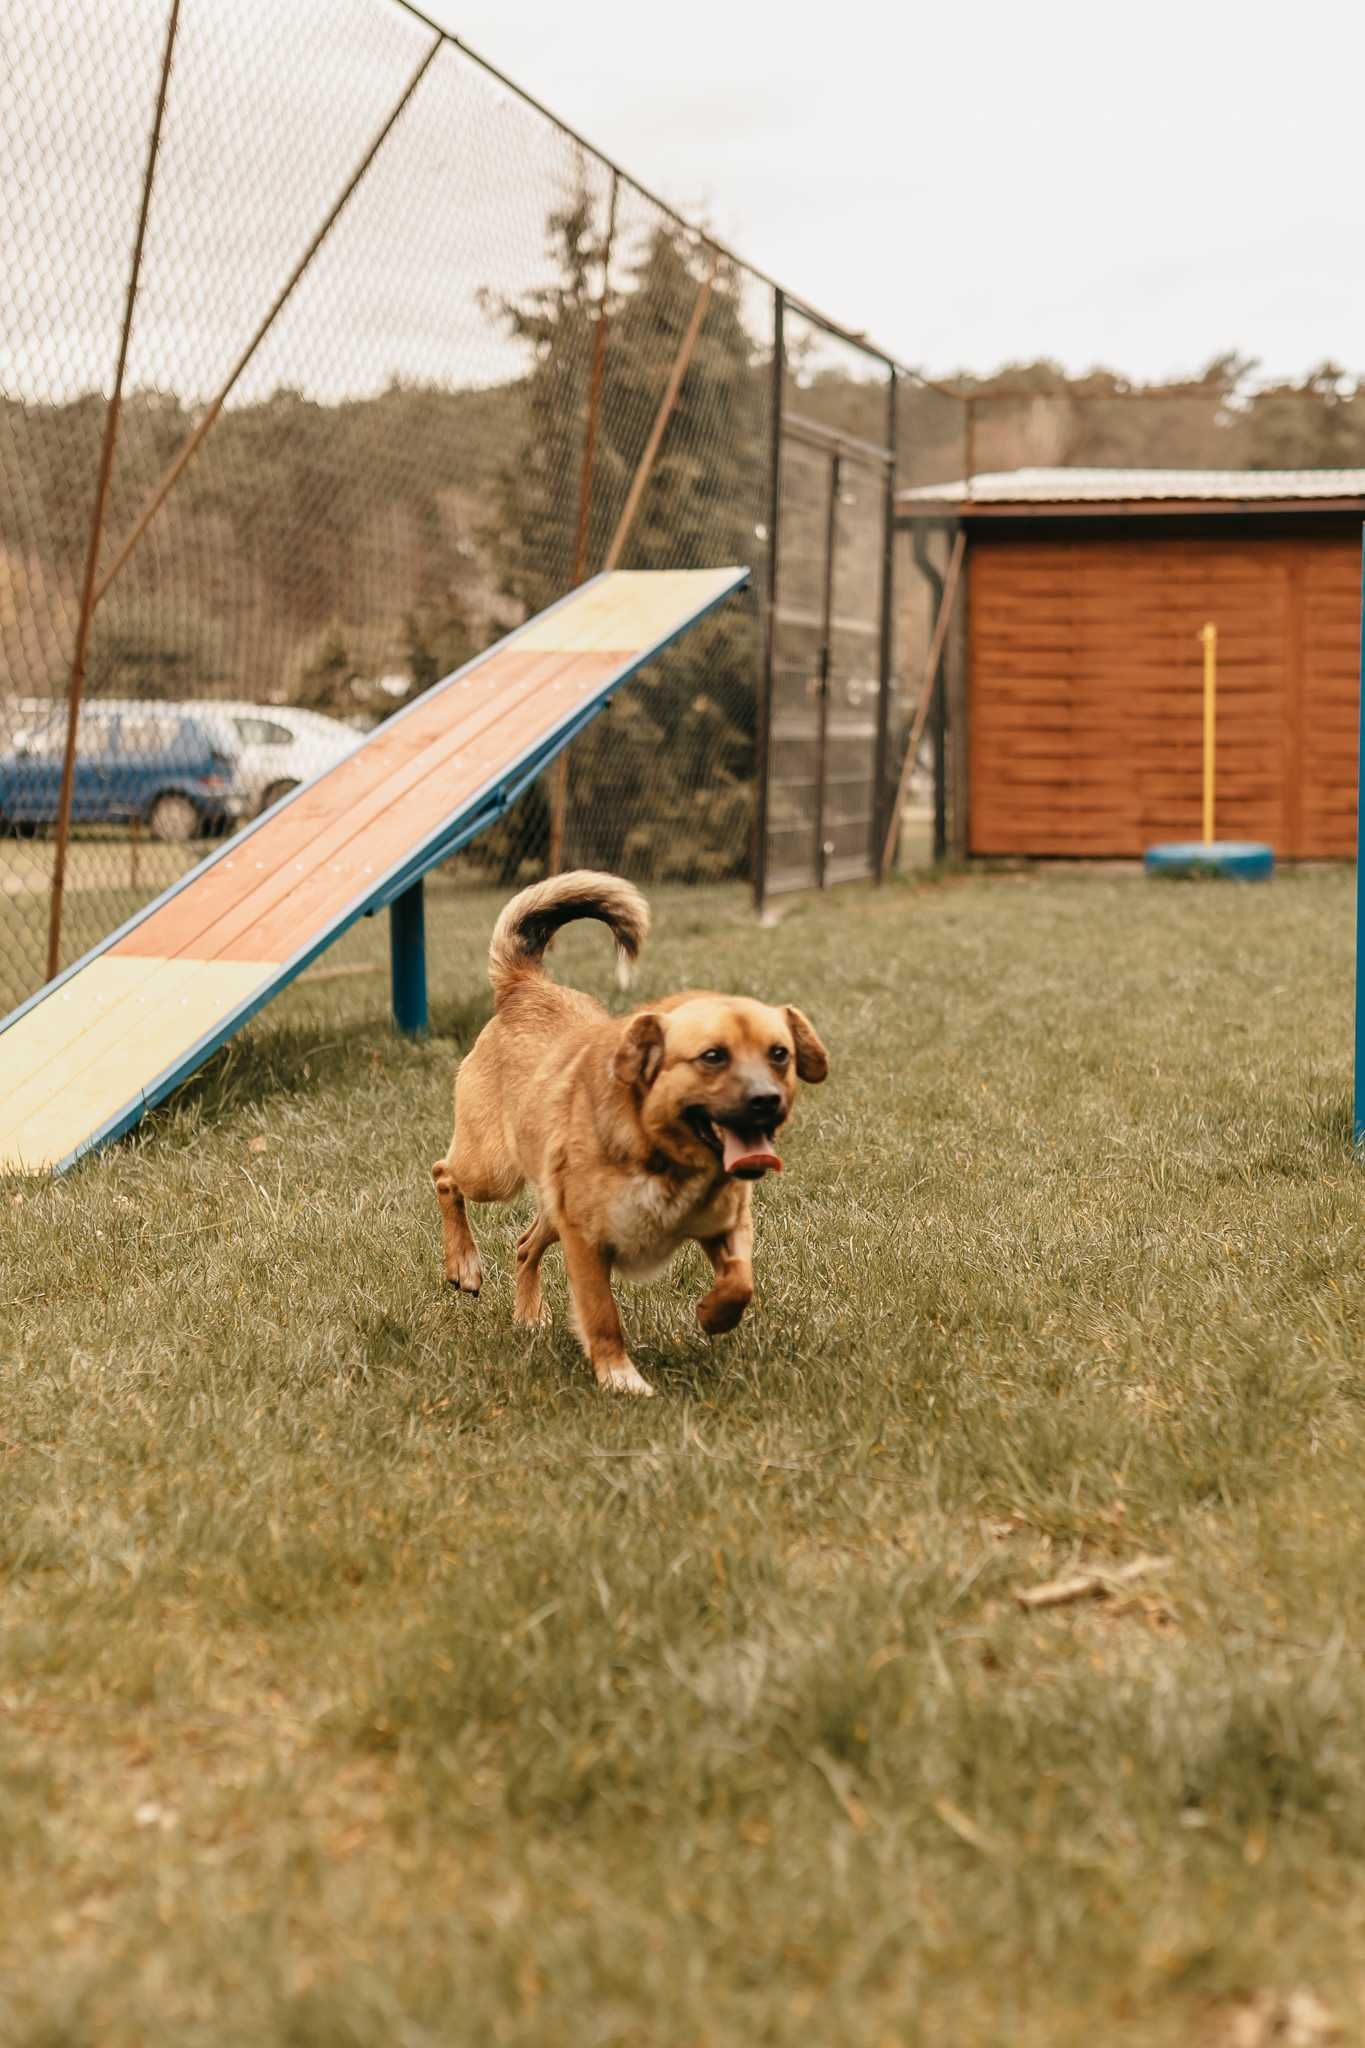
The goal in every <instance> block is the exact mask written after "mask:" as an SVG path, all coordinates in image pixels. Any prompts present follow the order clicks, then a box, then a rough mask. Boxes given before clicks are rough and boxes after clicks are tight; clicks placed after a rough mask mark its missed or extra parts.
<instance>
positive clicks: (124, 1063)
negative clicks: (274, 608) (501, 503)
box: [0, 568, 749, 1173]
mask: <svg viewBox="0 0 1365 2048" xmlns="http://www.w3.org/2000/svg"><path fill="white" fill-rule="evenodd" d="M748 576H749V572H748V570H747V569H741V568H734V569H682V570H658V571H654V570H613V571H611V572H610V573H608V574H605V575H602V576H598V577H595V578H594V579H593V580H592V581H591V582H589V583H585V584H583V585H582V586H581V587H580V588H579V589H577V590H575V591H573V592H571V593H570V595H569V596H567V597H565V598H561V599H560V601H559V602H558V603H557V604H554V605H551V606H550V608H549V610H548V611H544V612H541V613H540V614H539V615H538V616H537V617H536V618H534V619H531V620H530V621H528V623H527V624H526V625H524V626H522V627H519V628H518V630H517V631H516V632H514V633H511V634H509V635H508V637H507V638H506V639H505V640H501V641H499V642H498V644H497V645H496V646H495V647H492V648H490V649H489V651H488V652H487V653H486V654H482V655H480V656H479V657H478V659H477V660H475V661H472V662H470V663H469V664H468V666H467V667H465V668H462V669H459V670H457V671H456V672H455V674H454V675H450V676H447V677H446V678H445V679H444V681H442V682H439V683H435V684H433V686H432V688H431V689H429V690H427V691H426V692H425V693H424V694H423V695H422V696H421V697H419V698H417V699H416V700H415V701H414V702H413V703H412V704H410V705H408V706H407V707H406V708H405V709H404V710H403V711H400V712H398V713H397V714H396V715H395V716H394V717H393V718H391V719H389V720H388V721H387V723H385V724H384V725H382V726H380V727H379V729H378V731H376V732H375V733H374V734H372V735H371V737H370V738H369V739H368V740H366V742H365V743H364V745H363V746H361V747H359V748H357V750H356V751H355V753H353V754H351V755H348V756H347V758H346V759H345V760H344V761H341V762H339V763H338V764H337V765H336V766H335V767H333V768H330V769H328V770H327V771H326V772H325V773H324V774H322V775H320V776H318V777H317V778H316V779H315V780H314V781H312V782H309V783H305V784H303V785H302V787H301V788H299V789H297V790H295V791H294V792H293V793H292V795H290V796H287V797H285V798H284V799H283V801H282V802H280V803H279V804H277V805H275V807H274V808H273V809H272V810H270V811H268V812H267V813H266V814H265V816H264V817H262V818H260V819H259V820H258V821H257V822H256V823H255V824H254V825H251V826H249V827H248V828H247V830H246V831H244V832H242V833H239V834H238V836H237V837H236V838H235V839H231V840H229V841H228V842H227V843H226V845H224V846H223V847H222V848H221V849H220V850H219V851H218V852H217V853H215V854H213V855H211V856H210V858H209V859H208V860H206V861H203V862H201V864H200V865H199V866H198V867H196V868H194V869H192V870H191V871H190V873H189V874H188V875H186V876H185V877H184V878H183V880H181V881H180V882H178V883H177V884H176V885H175V887H174V888H171V889H168V890H167V891H166V893H165V894H164V895H163V896H159V897H158V898H157V900H156V901H155V902H154V903H151V904H149V905H148V906H147V908H146V909H145V910H142V911H140V912H139V913H138V915H137V916H136V917H134V918H132V919H131V920H130V921H129V922H128V923H127V924H125V925H123V926H122V927H121V928H120V929H119V930H118V931H116V932H114V933H112V934H111V935H110V937H109V938H107V939H105V940H104V941H103V943H102V944H100V945H99V946H97V947H95V949H94V951H93V952H90V953H87V954H86V956H85V958H84V959H83V960H79V961H77V963H76V965H75V966H74V967H71V968H68V969H67V971H66V973H64V974H62V975H60V976H59V977H58V978H57V979H56V980H55V981H52V982H49V984H48V985H47V987H46V988H45V989H42V990H41V991H40V992H39V993H38V994H37V995H36V996H34V997H33V998H32V1000H31V1001H29V1002H27V1003H25V1004H23V1005H22V1006H21V1007H20V1008H19V1009H17V1010H16V1011H14V1013H13V1015H12V1016H10V1017H9V1018H7V1019H6V1020H5V1022H4V1023H3V1024H2V1025H0V1171H9V1172H16V1171H18V1172H24V1171H26V1172H40V1171H43V1170H49V1169H50V1170H54V1171H56V1172H59V1173H60V1172H63V1171H64V1170H65V1169H66V1168H67V1167H68V1166H71V1165H72V1164H73V1163H74V1162H75V1161H76V1160H77V1159H78V1158H80V1156H81V1155H82V1154H83V1153H85V1152H89V1151H92V1150H94V1149H95V1148H96V1147H97V1146H100V1145H103V1144H107V1143H108V1142H109V1141H110V1140H111V1139H113V1138H117V1137H121V1136H122V1134H123V1133H124V1132H125V1131H128V1130H131V1128H132V1127H133V1125H134V1124H135V1123H136V1122H137V1121H138V1119H139V1117H141V1116H142V1114H143V1112H144V1111H145V1110H147V1109H150V1108H151V1107H152V1105H153V1104H154V1103H157V1102H159V1101H160V1100H161V1099H162V1098H163V1096H165V1095H167V1094H169V1093H170V1091H171V1090H172V1089H173V1088H175V1087H176V1086H177V1085H178V1084H179V1083H180V1082H181V1081H183V1080H185V1079H186V1078H187V1076H188V1075H190V1074H192V1073H193V1072H194V1070H195V1068H196V1067H198V1066H199V1065H200V1064H201V1062H202V1061H204V1060H205V1059H207V1058H208V1056H209V1054H210V1053H211V1052H213V1051H215V1050H216V1048H217V1047H218V1046H220V1045H222V1044H223V1043H224V1041H225V1040H227V1039H229V1038H230V1037H231V1036H232V1034H233V1032H234V1031H237V1030H238V1029H239V1028H240V1027H241V1026H242V1025H243V1024H245V1023H246V1022H247V1021H248V1019H249V1018H251V1017H253V1016H254V1015H255V1013H256V1011H257V1010H259V1009H260V1008H261V1006H262V1005H263V1004H264V1003H267V1002H268V1001H269V1000H270V998H271V996H273V995H276V994H278V992H279V991H280V990H281V989H282V988H284V987H285V986H286V985H287V984H288V983H289V982H290V981H292V980H293V979H294V977H295V975H297V974H300V973H302V971H303V969H304V968H305V967H307V966H308V965H309V963H310V962H311V961H313V960H315V959H316V958H317V956H318V954H319V953H321V952H323V951H324V950H325V949H326V947H328V946H330V945H331V943H332V941H333V940H334V939H337V938H339V937H340V936H341V934H342V933H343V932H344V931H346V930H347V929H348V927H349V926H351V925H352V924H354V923H355V921H356V919H357V918H360V917H364V916H366V915H367V914H370V913H373V912H374V911H377V910H382V909H385V908H390V909H391V910H392V913H393V915H392V919H391V934H392V946H393V969H394V1008H395V1012H396V1014H397V1017H398V1021H399V1023H400V1025H402V1026H404V1027H405V1028H407V1029H417V1028H420V1027H421V1026H422V1024H424V1022H425V1014H426V975H425V964H424V956H423V950H422V904H421V883H422V877H423V875H424V874H425V873H426V871H427V870H428V868H431V867H434V866H436V864H437V863H438V862H440V861H443V860H447V859H449V857H450V856H451V854H453V853H455V852H457V851H458V850H459V848H460V847H462V846H464V845H466V844H467V843H468V841H469V840H471V839H473V838H474V837H475V836H476V834H478V833H479V832H482V831H484V830H485V829H486V828H487V827H488V826H489V825H491V824H493V823H494V822H495V821H496V820H497V819H498V818H499V817H501V816H502V814H503V812H504V811H505V810H506V809H507V807H508V805H509V804H511V803H512V802H513V801H514V800H515V799H516V797H517V796H519V795H520V793H521V792H522V790H523V789H525V788H526V786H527V784H528V783H530V782H532V781H533V780H534V779H535V777H536V776H537V775H539V774H540V773H541V772H542V770H543V769H544V768H545V767H546V766H547V765H548V763H549V762H550V761H552V760H553V759H554V757H555V755H556V754H557V753H558V752H559V751H560V749H561V748H563V747H565V746H567V744H568V742H569V741H570V740H571V739H572V738H573V737H574V735H575V734H576V733H577V732H579V731H581V730H582V728H583V727H584V726H585V725H587V724H588V722H589V721H590V720H591V719H592V718H593V717H594V716H595V715H596V713H597V712H599V711H600V710H601V709H602V707H603V705H604V704H605V703H606V702H607V699H608V698H609V697H610V696H611V694H612V692H613V691H614V690H616V689H617V688H618V686H619V685H620V684H621V683H623V682H625V681H626V680H627V678H628V677H630V676H632V675H634V673H635V672H636V670H637V669H639V668H642V667H643V666H644V665H645V663H646V662H648V661H650V660H652V659H653V658H654V656H655V655H657V654H659V653H660V652H661V651H662V649H663V648H665V647H667V646H668V644H669V643H670V641H672V640H674V639H676V638H677V637H678V635H679V634H680V633H682V632H684V631H685V630H686V629H687V628H688V627H689V626H691V625H694V624H695V623H696V622H697V621H698V620H699V619H701V618H703V617H704V616H705V614H706V613H707V612H709V611H712V610H713V609H714V608H715V607H716V606H717V605H719V604H721V603H723V601H724V600H725V599H726V598H727V597H729V596H730V594H731V593H732V592H733V591H735V590H738V589H739V588H740V587H741V586H742V585H743V584H744V583H746V582H747V581H748Z"/></svg>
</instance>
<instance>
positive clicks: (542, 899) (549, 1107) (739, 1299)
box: [432, 871, 828, 1394]
mask: <svg viewBox="0 0 1365 2048" xmlns="http://www.w3.org/2000/svg"><path fill="white" fill-rule="evenodd" d="M578 917H595V918H597V919H599V920H600V921H601V922H602V923H604V924H606V925H607V926H608V927H609V929H610V930H611V932H612V934H613V936H614V937H615V939H616V942H617V946H618V949H619V951H620V953H621V955H622V957H623V959H626V960H633V959H634V957H635V955H636V953H637V952H638V951H639V948H640V946H641V944H642V943H643V941H644V937H645V934H646V932H647V931H648V928H649V912H648V909H647V907H646V905H645V902H644V899H643V897H641V896H640V895H639V893H638V891H636V890H635V889H633V888H632V887H631V886H630V884H629V883H628V882H623V881H621V880H619V879H618V878H617V877H616V876H613V875H599V874H592V873H589V872H587V871H579V872H578V873H575V874H569V875H561V876H557V877H556V878H555V879H554V880H552V881H549V882H542V883H539V884H538V885H537V886H536V887H534V888H532V889H526V890H523V891H522V893H521V894H520V895H519V896H517V897H514V898H513V900H512V902H510V903H509V904H508V905H507V907H506V909H505V910H504V911H503V913H502V915H501V916H500V917H499V919H498V922H497V925H496V927H495V928H494V933H493V940H492V945H491V947H490V950H489V974H490V978H491V980H492V983H493V991H494V1000H495V1003H496V1006H497V1007H496V1015H495V1016H494V1017H493V1018H492V1020H491V1021H490V1022H489V1023H488V1024H487V1025H485V1027H484V1029H483V1030H482V1032H480V1034H479V1037H478V1040H477V1042H476V1043H475V1046H474V1049H473V1051H472V1052H471V1053H470V1054H469V1056H468V1057H467V1058H466V1059H465V1060H464V1061H463V1062H462V1063H461V1065H460V1067H459V1070H458V1072H457V1075H456V1080H455V1135H454V1137H453V1138H452V1139H451V1144H450V1150H449V1152H448V1153H447V1154H446V1156H445V1158H444V1159H438V1160H437V1162H436V1164H435V1165H434V1166H433V1168H432V1178H433V1179H434V1181H435V1183H436V1198H437V1201H438V1202H439V1204H440V1208H441V1228H442V1237H443V1241H444V1254H445V1277H446V1279H447V1281H448V1282H449V1283H450V1284H451V1285H452V1286H454V1287H458V1288H460V1289H462V1290H463V1291H464V1292H465V1293H469V1294H477V1293H478V1291H479V1288H480V1285H481V1284H482V1268H481V1266H480V1263H479V1252H478V1247H477V1245H476V1244H475V1242H474V1234H473V1232H472V1230H471V1229H470V1226H469V1217H468V1214H467V1211H466V1206H465V1205H466V1203H468V1202H506V1201H510V1200H511V1199H512V1197H513V1196H514V1195H516V1194H517V1193H518V1192H519V1191H520V1189H521V1188H522V1187H523V1186H526V1185H529V1186H530V1187H531V1188H532V1189H533V1190H534V1192H535V1195H536V1198H537V1209H536V1215H535V1217H534V1219H533V1220H532V1222H531V1223H530V1224H529V1225H528V1227H527V1228H526V1230H525V1231H523V1233H522V1235H521V1238H520V1240H519V1241H518V1244H517V1278H516V1302H515V1307H514V1310H513V1320H514V1321H516V1322H518V1323H538V1322H540V1321H541V1320H542V1319H543V1313H544V1312H543V1309H542V1303H541V1285H540V1262H541V1259H542V1258H543V1257H544V1255H545V1253H546V1251H547V1250H548V1249H549V1247H550V1246H551V1245H552V1244H554V1243H555V1242H556V1240H557V1241H558V1242H559V1243H561V1244H562V1245H563V1247H564V1260H565V1265H566V1268H567V1271H568V1278H569V1288H570V1293H571V1295H572V1298H573V1307H574V1320H575V1323H576V1326H577V1329H578V1334H579V1337H580V1339H581V1341H582V1344H583V1348H584V1350H585V1351H586V1353H587V1355H588V1359H589V1361H590V1363H591V1365H592V1368H593V1371H594V1373H595V1374H596V1376H597V1380H598V1383H599V1385H601V1386H603V1387H608V1388H612V1389H614V1390H616V1391H620V1392H628V1393H635V1394H649V1393H652V1392H653V1389H652V1387H650V1385H649V1383H648V1382H647V1381H646V1380H645V1379H644V1378H643V1377H642V1376H641V1374H640V1373H639V1372H638V1371H637V1370H636V1367H635V1365H634V1363H633V1362H632V1360H631V1358H630V1355H629V1353H628V1351H627V1349H626V1342H625V1337H624V1334H623V1332H622V1328H621V1319H620V1316H619V1314H618V1312H617V1307H616V1301H615V1298H614V1296H613V1294H612V1288H611V1279H612V1274H613V1272H619V1273H621V1274H622V1275H623V1276H624V1277H626V1278H628V1279H640V1280H643V1279H648V1278H651V1277H653V1276H654V1275H655V1274H657V1273H658V1272H660V1271H662V1269H663V1268H664V1267H665V1266H666V1265H667V1264H668V1262H669V1260H670V1259H671V1258H672V1256H673V1254H674V1252H675V1251H676V1250H677V1249H678V1247H679V1246H680V1245H682V1244H684V1243H686V1242H687V1241H688V1240H689V1239H692V1240H695V1241H696V1242H697V1243H699V1244H700V1245H701V1246H702V1248H703V1250H704V1251H705V1252H706V1255H707V1257H708V1258H709V1260H710V1262H711V1266H712V1270H713V1273H714V1276H715V1278H714V1284H713V1285H712V1287H711V1288H710V1290H709V1292H708V1293H707V1294H705V1295H704V1296H703V1297H702V1299H701V1300H700V1301H699V1302H698V1304H697V1318H698V1321H699V1322H700V1324H701V1326H702V1328H703V1330H705V1331H706V1332H707V1334H708V1335H710V1336H718V1335H720V1334H721V1333H722V1332H724V1331H726V1330H732V1329H733V1328H734V1327H735V1325H736V1323H738V1321H739V1319H740V1317H741V1316H742V1315H743V1313H744V1310H745V1308H746V1307H747V1306H748V1303H749V1301H750V1299H751V1298H752V1295H753V1285H754V1283H753V1229H752V1224H751V1220H750V1205H751V1200H752V1186H751V1183H750V1182H748V1181H745V1180H741V1179H736V1178H733V1177H731V1176H730V1175H728V1174H727V1173H726V1172H725V1171H724V1168H723V1166H722V1163H721V1160H720V1159H719V1158H718V1156H717V1154H716V1152H715V1151H714V1150H713V1149H712V1147H711V1146H710V1145H708V1143H707V1142H706V1140H705V1138H704V1137H703V1136H701V1135H699V1134H698V1132H697V1130H696V1129H694V1128H693V1127H692V1126H691V1125H690V1124H689V1123H687V1122H686V1121H684V1120H683V1118H684V1112H686V1111H689V1110H691V1111H692V1112H693V1113H694V1114H695V1115H699V1114H701V1113H702V1112H705V1114H706V1115H707V1116H710V1117H716V1118H719V1119H720V1120H721V1121H722V1122H730V1123H734V1122H736V1121H745V1122H746V1123H747V1118H748V1115H749V1106H750V1105H752V1104H753V1103H754V1102H755V1100H756V1099H757V1098H758V1097H759V1095H760V1094H766V1095H767V1096H768V1097H769V1098H770V1099H772V1098H776V1104H775V1107H774V1108H773V1109H772V1110H771V1111H767V1110H765V1112H764V1114H765V1115H766V1116H769V1117H770V1119H771V1122H772V1124H773V1125H774V1126H775V1125H779V1124H781V1123H783V1122H785V1121H786V1118H787V1117H788V1116H789V1115H790V1112H791V1107H792V1101H793V1099H794V1097H795V1094H796V1084H797V1080H798V1078H799V1079H801V1080H805V1081H822V1080H823V1079H824V1078H825V1074H826V1072H827V1070H828V1059H827V1056H826V1053H825V1048H824V1046H823V1045H822V1044H821V1043H820V1040H819V1037H818V1036H817V1034H816V1032H815V1030H814V1027H813V1026H812V1025H811V1023H810V1021H809V1020H808V1019H807V1018H806V1017H805V1016H803V1014H802V1013H801V1011H800V1010H797V1009H794V1008H791V1007H789V1006H788V1007H783V1008H774V1007H773V1006H771V1005H769V1004H767V1003H759V1002H754V1001H752V1000H750V999H749V998H747V997H743V996H724V995H717V994H714V993H712V992H710V991H706V990H691V991H687V992H685V993H683V994H681V995H675V996H670V997H668V999H667V1000H666V1001H664V1002H661V1003H654V1004H650V1005H647V1006H642V1007H641V1008H639V1009H637V1010H635V1011H633V1012H632V1013H631V1015H630V1016H628V1017H612V1016H609V1015H608V1013H607V1012H606V1011H605V1010H604V1009H603V1008H602V1006H601V1005H600V1004H599V1003H596V1002H594V1001H593V999H592V997H591V996H586V995H582V994H580V993H579V991H577V990H576V989H568V988H561V987H560V986H559V985H558V984H557V983H555V982H552V981H550V980H549V979H548V977H547V976H546V974H545V972H544V969H543V967H542V965H541V959H542V955H543V953H544V950H545V947H546V946H547V945H548V944H549V943H550V940H551V938H552V937H553V934H554V931H555V930H557V929H558V927H559V926H560V925H562V924H565V923H568V922H569V921H570V920H571V919H573V918H578ZM712 1048H720V1049H722V1050H723V1051H724V1053H725V1056H726V1057H725V1062H724V1064H723V1065H720V1064H718V1063H711V1064H702V1062H701V1055H702V1054H703V1053H705V1052H707V1051H708V1050H710V1049H712ZM712 1131H713V1136H714V1137H716V1138H717V1139H719V1138H720V1137H721V1136H722V1134H721V1133H720V1132H718V1131H715V1129H714V1126H713V1127H712ZM741 1164H742V1162H741Z"/></svg>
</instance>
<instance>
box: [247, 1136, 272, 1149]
mask: <svg viewBox="0 0 1365 2048" xmlns="http://www.w3.org/2000/svg"><path fill="white" fill-rule="evenodd" d="M246 1149H247V1151H248V1152H268V1151H269V1150H270V1140H269V1138H248V1139H247V1141H246Z"/></svg>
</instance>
